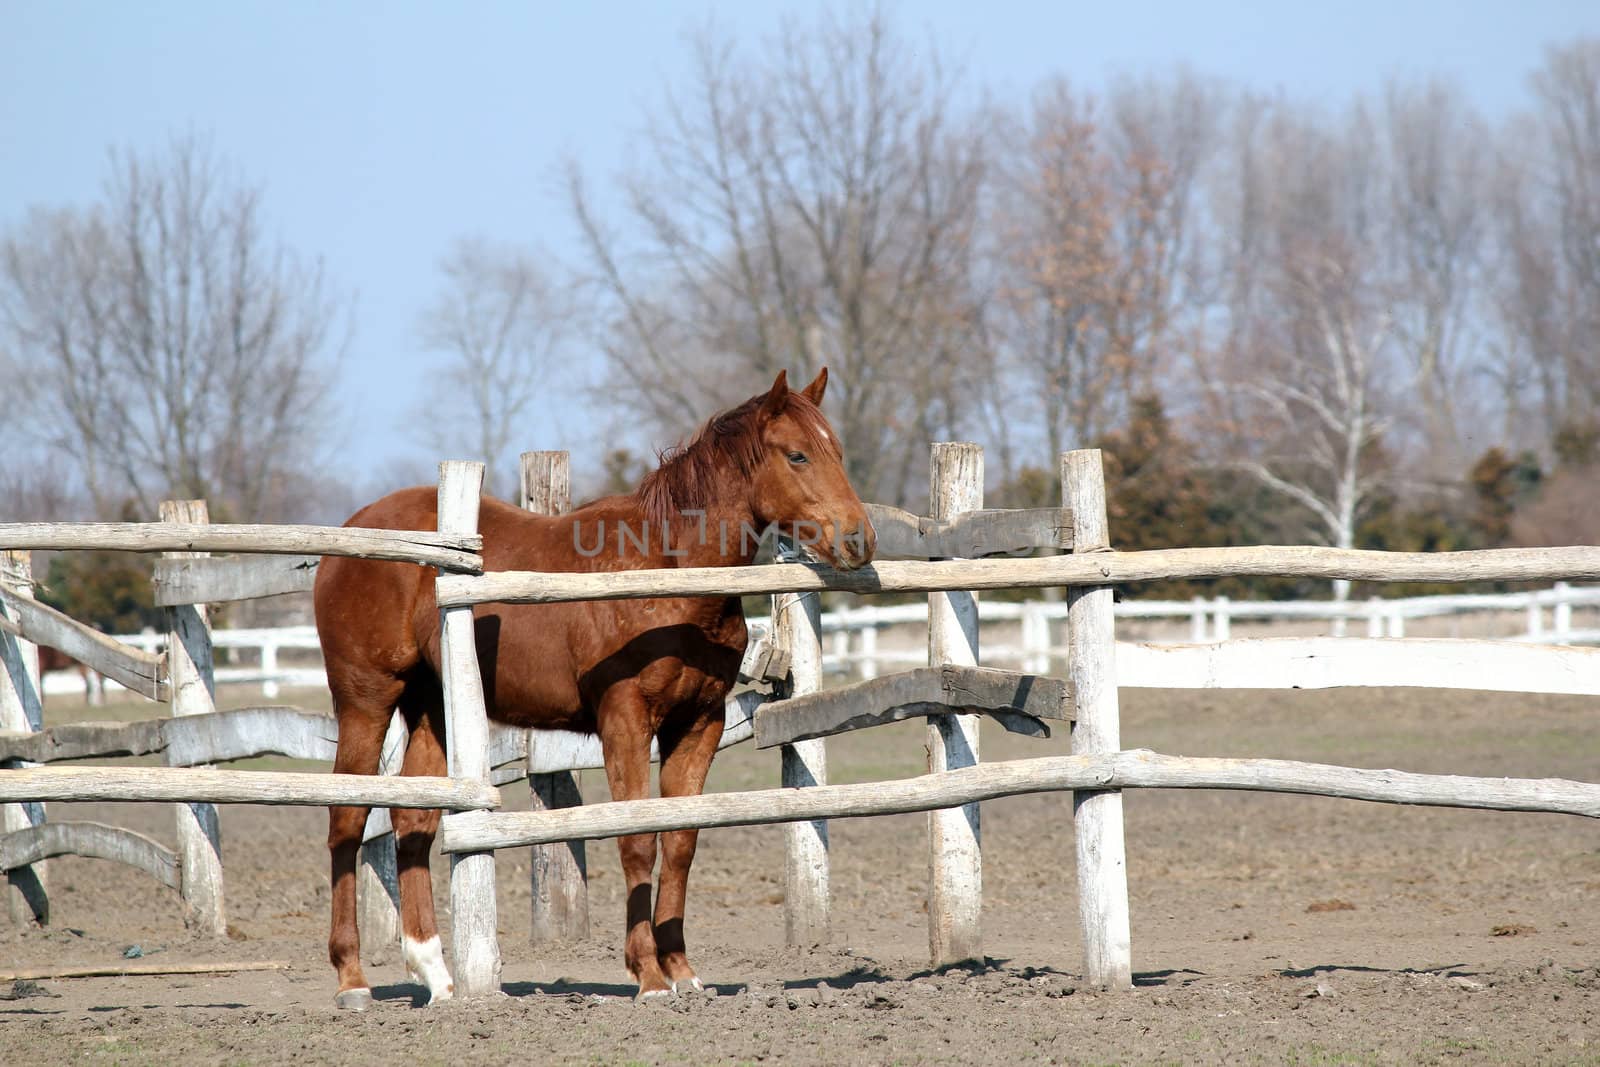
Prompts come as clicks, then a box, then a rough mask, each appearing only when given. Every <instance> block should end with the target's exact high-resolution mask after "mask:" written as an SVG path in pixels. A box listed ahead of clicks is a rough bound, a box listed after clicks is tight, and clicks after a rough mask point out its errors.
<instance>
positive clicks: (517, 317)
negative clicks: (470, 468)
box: [419, 239, 573, 493]
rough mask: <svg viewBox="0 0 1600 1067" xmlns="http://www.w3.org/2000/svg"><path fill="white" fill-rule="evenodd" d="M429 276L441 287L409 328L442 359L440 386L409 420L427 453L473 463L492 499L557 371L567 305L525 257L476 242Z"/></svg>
mask: <svg viewBox="0 0 1600 1067" xmlns="http://www.w3.org/2000/svg"><path fill="white" fill-rule="evenodd" d="M439 270H440V272H441V273H442V274H443V275H444V282H445V286H444V291H443V292H441V293H440V295H439V297H438V299H437V300H435V301H434V303H433V304H432V305H431V306H430V307H429V308H428V309H427V311H425V312H424V313H423V316H422V319H421V324H420V327H419V328H420V331H421V334H422V338H423V341H424V343H426V344H427V346H428V348H429V349H431V350H433V351H435V352H440V353H444V354H445V357H446V359H445V366H444V386H443V388H435V387H432V386H430V390H429V393H430V395H429V399H428V401H427V407H426V411H427V418H425V419H422V420H419V421H420V424H421V425H423V426H424V427H427V428H428V432H429V433H430V435H431V440H430V443H431V444H432V445H433V446H434V447H436V448H438V449H440V450H442V451H445V452H457V451H463V452H464V454H467V455H472V456H475V457H478V458H480V459H482V460H483V461H484V462H485V463H486V464H487V473H486V474H485V476H484V484H485V489H486V491H487V492H490V493H493V492H495V491H496V490H497V487H501V486H504V485H505V484H506V480H507V479H508V478H510V477H511V475H512V472H513V471H514V470H515V466H514V463H515V460H516V456H515V454H514V453H515V452H516V451H517V450H520V449H521V448H524V447H527V446H528V444H529V442H528V441H527V440H526V439H525V429H524V427H523V421H524V419H525V417H526V416H527V414H528V411H529V408H530V406H531V405H532V404H533V402H534V400H535V398H537V397H538V396H540V395H541V394H544V395H548V394H549V392H550V390H551V384H552V380H553V379H555V378H558V377H560V375H561V372H560V367H559V365H558V357H559V355H560V353H561V348H562V345H563V344H564V343H565V342H566V341H567V339H568V337H569V333H570V330H571V326H572V317H573V305H572V302H571V299H570V297H569V295H568V294H567V293H566V292H565V291H563V290H560V289H558V288H557V287H556V286H555V285H553V284H552V282H551V280H550V279H549V277H548V276H546V274H545V273H544V272H543V271H542V270H541V269H540V268H539V266H538V264H537V262H536V260H535V258H534V256H533V255H532V254H530V253H527V252H523V251H520V250H517V249H513V248H508V247H502V246H497V245H494V244H491V243H490V242H488V241H486V240H483V239H472V240H464V241H460V242H458V243H457V244H456V246H455V247H454V248H453V249H452V250H451V251H450V253H449V255H447V256H446V257H445V258H444V259H443V260H442V261H441V263H440V265H439Z"/></svg>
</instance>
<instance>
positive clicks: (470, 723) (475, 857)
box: [439, 460, 500, 997]
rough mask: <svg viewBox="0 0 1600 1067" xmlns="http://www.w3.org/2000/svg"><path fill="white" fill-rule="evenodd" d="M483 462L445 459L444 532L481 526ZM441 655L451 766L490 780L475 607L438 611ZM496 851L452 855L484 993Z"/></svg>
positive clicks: (463, 967) (464, 956) (453, 891)
mask: <svg viewBox="0 0 1600 1067" xmlns="http://www.w3.org/2000/svg"><path fill="white" fill-rule="evenodd" d="M482 491H483V464H482V463H469V462H464V461H461V460H449V461H446V462H444V463H441V464H439V532H440V533H453V534H470V533H476V532H477V530H478V501H479V497H480V495H481V493H482ZM439 625H440V630H441V633H442V636H441V638H440V655H439V661H440V666H441V668H442V671H441V673H442V674H443V675H444V677H443V679H442V681H443V682H444V721H445V736H446V741H445V745H446V749H447V751H448V753H449V773H450V777H452V778H467V779H471V780H473V781H480V782H483V783H485V784H488V781H489V716H488V713H487V712H486V711H485V709H484V703H483V676H482V674H480V673H479V669H478V648H477V643H476V641H475V639H474V633H473V622H472V608H470V607H464V608H445V609H442V610H441V611H440V612H439ZM497 918H498V912H497V911H496V907H495V894H494V853H493V852H464V853H460V854H458V855H452V856H451V857H450V928H451V938H450V940H451V945H450V949H451V953H452V956H453V958H454V960H455V972H456V973H455V987H456V992H457V993H458V994H460V995H461V996H463V997H479V996H486V995H488V994H490V993H497V992H499V990H500V942H499V940H498V937H497V935H496V930H495V924H496V920H497Z"/></svg>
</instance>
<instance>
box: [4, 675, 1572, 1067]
mask: <svg viewBox="0 0 1600 1067" xmlns="http://www.w3.org/2000/svg"><path fill="white" fill-rule="evenodd" d="M308 702H309V698H308ZM1123 706H1124V727H1123V737H1124V742H1125V743H1126V744H1127V745H1128V746H1129V747H1141V746H1142V747H1148V748H1153V749H1156V750H1157V751H1161V752H1168V753H1177V754H1188V755H1232V756H1276V757H1286V758H1296V759H1307V760H1323V761H1329V762H1336V763H1344V764H1348V765H1352V766H1370V767H1399V768H1403V769H1408V770H1418V771H1432V772H1448V773H1461V774H1478V775H1512V776H1519V777H1543V776H1556V777H1567V778H1578V779H1584V780H1589V781H1595V780H1597V778H1600V717H1597V716H1596V712H1600V702H1597V701H1594V700H1579V699H1558V698H1543V697H1522V696H1509V697H1508V696H1501V695H1491V694H1474V693H1449V694H1440V693H1436V692H1433V693H1430V692H1422V691H1407V690H1389V691H1377V690H1365V691H1364V690H1350V691H1343V692H1321V693H1281V694H1280V693H1272V694H1238V693H1232V694H1217V693H1185V692H1150V691H1139V690H1125V691H1124V693H1123ZM51 714H52V718H53V719H55V721H66V720H69V719H74V718H84V717H87V716H85V715H84V714H83V711H82V709H81V708H77V709H74V708H70V707H64V708H57V709H52V712H51ZM983 743H984V746H985V748H984V752H985V756H986V757H987V758H989V759H1001V758H1007V757H1016V756H1024V755H1043V754H1049V753H1054V752H1059V751H1062V750H1063V749H1064V748H1065V744H1066V742H1065V739H1064V738H1056V739H1052V740H1050V741H1048V742H1038V741H1030V740H1028V739H1022V738H1014V737H1011V736H1009V735H1005V734H1003V733H1000V732H998V731H997V732H992V733H989V732H986V734H985V736H984V741H983ZM923 758H924V757H923V752H922V733H921V731H920V729H919V728H918V727H917V726H914V725H909V724H908V725H904V726H899V727H895V728H892V729H886V730H881V731H876V732H870V733H868V734H864V735H857V736H854V737H851V738H848V739H840V740H836V741H834V742H832V743H831V745H830V764H831V768H830V769H831V772H832V777H833V778H834V780H836V781H870V780H874V779H881V778H885V777H891V776H902V775H909V774H914V773H917V772H918V770H919V769H920V766H921V763H922V760H923ZM776 777H777V769H776V757H775V756H773V755H771V754H768V753H757V752H755V751H753V750H751V749H749V748H748V747H742V748H740V749H736V750H733V751H731V752H729V753H725V754H724V756H723V758H722V759H721V760H719V762H718V764H717V766H716V768H715V769H714V772H713V782H712V788H714V789H735V788H749V787H755V786H765V785H771V784H774V783H775V781H776ZM584 788H585V789H586V790H587V791H589V795H590V796H591V797H593V796H597V795H602V794H603V792H604V784H603V781H602V779H601V777H600V776H599V775H598V774H596V773H591V774H588V775H586V776H585V781H584ZM508 794H509V800H510V802H511V803H512V804H514V805H518V804H523V803H525V797H526V792H525V790H523V791H520V792H519V791H518V790H515V789H513V790H509V791H508ZM52 812H53V817H54V818H58V819H60V818H74V817H75V818H97V819H101V820H104V821H113V822H119V823H122V824H124V825H129V826H133V827H135V828H137V829H140V830H142V831H144V832H147V833H150V834H152V835H153V836H157V837H159V838H163V839H166V840H169V841H170V838H171V815H170V809H169V808H166V807H163V806H156V805H151V806H138V805H65V804H63V805H55V806H53V807H52ZM1126 812H1127V827H1128V853H1129V869H1130V883H1131V890H1132V913H1133V936H1134V966H1135V970H1136V972H1137V988H1136V989H1135V990H1134V991H1133V992H1132V993H1124V994H1105V993H1097V992H1093V991H1090V990H1088V989H1085V988H1083V986H1082V985H1081V983H1080V981H1079V977H1078V975H1079V971H1080V967H1081V957H1080V942H1079V937H1078V930H1077V901H1076V896H1075V892H1074V887H1073V879H1072V874H1071V872H1072V871H1073V862H1074V861H1073V840H1072V830H1071V812H1070V802H1069V800H1068V798H1067V797H1066V796H1065V795H1061V794H1056V795H1043V796H1034V797H1019V798H1013V799H1008V800H1002V801H995V802H990V803H988V804H986V805H985V806H984V815H983V818H984V824H983V828H984V845H985V871H984V879H985V899H984V908H985V912H984V923H985V940H986V946H987V951H988V954H989V958H988V959H987V960H986V961H985V962H984V964H983V965H982V966H972V967H960V968H954V969H950V970H947V971H944V972H941V973H929V972H928V969H927V965H926V961H927V956H926V925H925V914H924V911H923V893H924V882H925V867H926V856H925V851H924V850H925V848H926V845H925V841H926V833H925V830H924V824H925V817H923V816H897V817H892V818H882V819H871V820H857V821H851V822H839V823H835V824H834V826H833V831H832V833H833V891H834V897H833V900H834V905H833V906H834V931H835V936H834V940H833V942H832V943H831V944H829V945H827V946H825V947H823V948H821V949H818V950H816V951H812V952H809V953H792V952H788V951H786V950H785V949H784V947H783V917H782V897H781V893H782V885H781V880H780V871H781V867H780V859H781V853H782V837H781V830H780V828H778V827H756V828H748V829H731V830H716V831H708V832H706V833H705V834H703V835H702V837H701V847H700V855H699V859H698V861H697V863H696V865H695V872H694V879H693V881H692V882H691V897H690V909H691V910H690V914H689V922H690V937H691V942H690V945H691V957H692V958H693V959H694V960H695V961H696V965H697V967H698V968H699V970H700V973H701V974H702V976H703V977H704V978H705V979H706V980H707V981H708V982H709V983H710V984H711V985H713V986H714V987H715V988H716V991H717V993H718V994H719V995H718V996H716V997H715V998H713V999H701V998H698V997H697V998H692V999H691V998H681V999H678V1000H676V1001H675V1002H672V1003H670V1004H666V1005H650V1006H638V1007H636V1006H635V1005H634V1004H632V1003H631V1001H630V999H629V994H630V993H631V989H630V987H629V986H628V984H627V983H626V982H625V981H624V976H623V973H622V968H621V955H620V954H621V948H620V945H621V927H622V901H621V892H620V888H621V886H620V870H619V865H618V862H617V858H616V851H615V848H614V846H613V845H612V844H611V843H609V842H596V843H591V845H590V867H591V872H592V888H591V894H592V897H591V899H592V911H593V918H594V927H595V938H594V940H593V941H591V942H588V943H585V944H580V945H574V946H567V947H560V948H555V949H547V950H543V951H541V952H539V953H537V954H536V953H535V952H534V951H533V950H532V949H531V948H530V947H529V946H528V943H527V936H528V906H529V905H528V897H529V893H528V873H527V853H526V851H525V850H512V851H508V852H504V853H501V862H500V864H499V872H500V897H499V900H500V929H501V934H502V937H501V945H502V952H503V954H504V957H505V972H504V980H505V989H506V993H507V995H506V996H504V997H501V998H498V999H493V1000H487V1001H477V1002H470V1003H463V1002H454V1003H449V1004H444V1005H439V1006H436V1007H421V1006H420V1005H419V1003H418V998H419V995H420V990H419V989H418V987H416V986H414V985H411V984H408V983H407V981H406V980H405V976H404V968H403V965H402V964H401V962H400V960H399V954H398V952H397V951H395V950H393V949H388V948H384V949H379V950H377V951H375V952H371V953H369V954H370V955H371V956H372V957H373V958H374V960H375V963H374V965H372V966H371V967H370V968H369V971H368V973H369V976H370V977H371V978H372V980H373V982H374V983H375V985H376V986H377V989H376V993H377V996H378V998H379V1000H378V1003H377V1005H376V1006H375V1007H374V1009H373V1010H372V1011H370V1012H368V1013H366V1014H365V1015H359V1016H353V1015H344V1014H339V1013H336V1012H335V1011H334V1010H333V1008H332V994H333V991H334V984H333V975H332V971H331V968H329V967H328V965H327V963H326V962H325V949H324V941H325V937H326V921H327V918H326V916H327V899H328V890H327V884H326V877H327V876H326V859H325V850H324V847H323V844H322V842H323V838H324V834H325V832H326V819H325V816H324V814H323V813H322V812H321V811H318V810H314V809H264V808H247V807H236V808H230V809H225V811H224V813H223V816H222V819H223V832H224V835H225V839H224V850H225V863H226V870H227V873H228V877H229V881H228V889H227V892H228V907H229V915H230V919H231V921H232V924H233V930H232V937H231V938H230V939H229V940H228V941H225V942H221V943H214V942H209V941H203V940H200V939H197V938H194V937H192V936H190V935H189V934H187V933H186V932H185V930H184V927H183V923H182V916H181V912H180V907H179V902H178V899H177V897H176V895H175V894H173V893H171V892H169V891H167V890H164V889H162V888H160V887H159V886H156V885H155V884H154V883H152V882H150V881H148V880H147V879H144V878H143V877H142V876H138V875H135V874H133V873H132V872H130V871H126V870H124V869H122V868H119V867H115V866H112V865H110V864H106V863H102V862H98V861H93V860H81V859H58V860H53V861H51V867H50V874H49V877H50V881H51V887H52V896H53V908H54V921H53V923H52V925H51V927H50V928H49V929H46V930H18V929H14V928H10V927H0V931H3V932H0V967H9V966H13V965H20V966H28V967H42V966H51V965H67V964H105V963H112V962H116V961H118V960H120V959H121V957H122V955H123V952H124V950H125V949H126V948H127V947H128V946H130V945H138V946H140V948H141V950H142V952H143V953H144V958H145V960H146V961H148V962H160V961H164V960H173V961H191V960H204V961H214V960H226V961H243V960H274V959H277V960H287V961H289V962H290V964H291V966H290V968H289V969H288V970H285V971H280V972H262V973H244V974H235V975H221V976H206V975H197V976H189V977H141V978H103V979H74V980H52V981H45V982H42V983H39V984H38V985H37V986H36V987H31V988H30V987H23V988H21V989H19V990H16V991H15V992H17V993H20V994H22V995H21V996H20V997H17V998H16V999H11V1000H8V1001H5V1002H3V1003H0V1063H8V1064H51V1063H68V1062H72V1063H77V1062H90V1063H100V1062H104V1063H152V1064H154V1063H161V1064H166V1063H177V1064H201V1063H205V1064H210V1063H218V1062H227V1063H282V1062H301V1063H371V1062H382V1061H383V1060H385V1059H396V1058H398V1057H405V1061H404V1062H407V1063H413V1062H415V1063H455V1062H465V1061H469V1060H470V1061H471V1062H484V1063H502V1062H503V1063H512V1062H516V1063H530V1062H531V1063H545V1062H574V1063H906V1064H918V1063H943V1062H963V1063H974V1062H986V1063H989V1062H1015V1063H1253V1062H1259V1063H1344V1062H1354V1063H1369V1062H1370V1063H1442V1062H1449V1063H1458V1062H1464V1063H1504V1062H1510V1063H1541V1064H1542V1063H1567V1062H1575V1063H1592V1062H1600V1023H1597V1014H1600V832H1597V827H1596V826H1595V825H1594V824H1593V823H1592V822H1589V821H1586V820H1583V819H1578V818H1573V817H1567V816H1554V815H1549V816H1539V815H1510V814H1499V813H1484V812H1458V811H1445V810H1438V809H1408V808H1397V807H1389V806H1382V805H1373V804H1363V803H1359V802H1351V801H1335V800H1320V799H1313V798H1298V797H1281V796H1270V795H1264V794H1261V795H1249V794H1225V793H1217V792H1189V793H1185V792H1177V791H1169V792H1136V793H1130V794H1128V796H1127V801H1126ZM444 871H445V865H444V864H443V863H438V862H436V864H435V868H434V872H435V887H436V897H437V899H438V903H439V908H440V912H441V915H442V916H443V915H446V914H447V906H448V899H447V892H446V879H445V875H444ZM445 927H446V931H447V932H446V936H447V937H448V922H447V920H446V922H445ZM4 991H5V990H3V989H0V993H3V992H4Z"/></svg>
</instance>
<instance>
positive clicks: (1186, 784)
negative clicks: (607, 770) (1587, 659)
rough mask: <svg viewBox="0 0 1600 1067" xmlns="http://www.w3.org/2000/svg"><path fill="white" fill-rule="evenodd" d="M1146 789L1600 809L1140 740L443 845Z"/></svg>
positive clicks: (1524, 791) (640, 807)
mask: <svg viewBox="0 0 1600 1067" xmlns="http://www.w3.org/2000/svg"><path fill="white" fill-rule="evenodd" d="M1134 788H1145V789H1237V790H1246V791H1252V792H1268V793H1298V794H1303V795H1309V796H1322V797H1340V798H1344V799H1348V800H1367V801H1374V802H1377V803H1384V804H1413V805H1426V806H1431V807H1449V808H1479V809H1484V810H1491V811H1531V812H1548V813H1553V814H1562V815H1583V816H1587V817H1589V818H1600V785H1595V784H1591V783H1588V782H1574V781H1568V780H1566V779H1561V778H1546V779H1516V778H1471V777H1463V776H1457V775H1439V774H1412V773H1409V772H1406V771H1396V770H1368V769H1363V768H1353V767H1337V766H1332V765H1329V764H1322V763H1300V762H1296V761H1293V760H1271V759H1219V758H1212V757H1186V756H1164V755H1160V754H1159V753H1155V752H1150V751H1147V750H1144V749H1133V750H1129V751H1123V752H1112V753H1096V754H1093V755H1081V756H1079V755H1074V756H1040V757H1036V758H1033V759H1020V760H1009V761H1007V762H1005V763H990V764H983V765H979V766H973V767H965V768H962V769H960V770H954V771H943V772H940V773H936V774H926V775H922V776H920V777H916V778H903V779H900V780H897V781H890V782H866V783H862V784H860V785H828V786H817V787H816V788H811V789H762V790H752V791H748V792H739V793H708V794H706V795H704V796H698V797H674V798H667V799H662V798H652V799H649V800H626V801H610V802H608V803H603V804H590V805H586V806H584V807H581V808H569V809H567V810H564V811H560V812H542V813H538V814H535V813H530V812H506V813H491V812H482V811H474V812H467V813H464V814H461V815H453V816H450V817H449V818H447V819H446V820H445V823H444V826H443V828H442V829H441V831H440V835H439V848H440V850H441V851H443V852H464V851H476V850H480V849H497V848H512V847H515V846H518V845H526V844H532V843H536V842H540V841H563V840H567V839H569V838H575V837H578V838H586V839H590V840H593V839H595V838H606V837H618V836H621V835H623V834H636V833H651V832H655V831H661V830H677V829H684V828H688V827H694V828H697V829H709V828H711V827H717V826H755V825H761V824H764V823H781V822H793V821H797V820H801V819H851V818H864V817H868V816H876V815H900V814H905V813H908V812H918V811H931V810H933V809H936V808H951V807H955V806H958V805H962V804H974V803H978V802H979V801H984V800H995V799H998V798H1000V797H1010V796H1020V795H1023V794H1027V793H1049V792H1066V791H1098V790H1105V789H1134Z"/></svg>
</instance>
